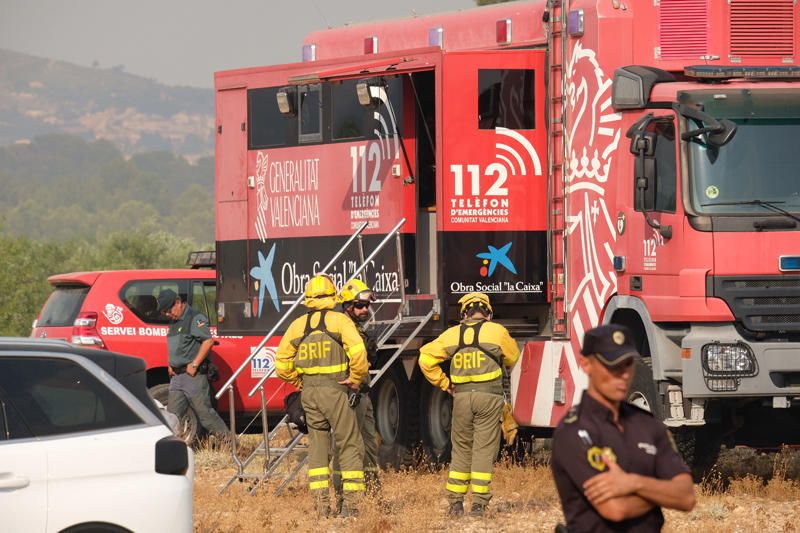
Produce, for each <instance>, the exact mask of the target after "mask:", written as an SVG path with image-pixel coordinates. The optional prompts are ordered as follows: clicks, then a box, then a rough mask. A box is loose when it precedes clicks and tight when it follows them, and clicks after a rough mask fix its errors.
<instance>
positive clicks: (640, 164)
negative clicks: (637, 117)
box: [631, 131, 658, 211]
mask: <svg viewBox="0 0 800 533" xmlns="http://www.w3.org/2000/svg"><path fill="white" fill-rule="evenodd" d="M655 148H656V134H655V133H652V132H647V131H645V132H640V133H637V134H635V135H634V136H633V138H632V139H631V152H633V153H635V154H636V156H637V157H636V161H635V162H634V167H633V179H634V180H635V182H634V187H635V193H634V208H635V209H636V210H637V211H654V210H655V208H656V190H657V188H658V185H657V183H656V180H657V178H658V175H657V173H656V158H655Z"/></svg>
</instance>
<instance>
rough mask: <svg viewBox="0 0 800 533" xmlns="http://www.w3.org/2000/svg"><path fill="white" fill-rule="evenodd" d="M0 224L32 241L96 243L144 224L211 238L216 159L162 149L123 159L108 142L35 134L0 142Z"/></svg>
mask: <svg viewBox="0 0 800 533" xmlns="http://www.w3.org/2000/svg"><path fill="white" fill-rule="evenodd" d="M0 185H1V186H2V190H3V194H2V195H0V227H2V230H3V233H5V234H7V235H13V236H27V237H31V238H33V239H36V240H53V241H63V240H68V239H73V238H81V239H86V240H87V241H90V242H91V241H95V240H97V239H102V238H104V237H108V236H109V235H111V234H113V233H115V232H122V233H125V232H128V231H131V230H135V229H137V228H140V227H142V226H143V225H149V226H155V227H159V228H163V229H164V230H165V231H167V232H169V233H172V234H174V235H176V236H178V237H184V238H188V239H191V240H194V241H196V242H207V243H211V242H213V241H214V161H213V158H210V157H208V158H202V159H199V160H198V161H196V162H194V163H190V162H188V161H187V160H186V159H185V158H183V157H181V156H177V155H174V154H172V153H168V152H145V153H141V154H136V155H134V156H131V157H130V158H126V157H125V156H124V155H123V154H122V152H121V151H120V150H119V149H118V148H117V147H115V146H114V145H113V144H111V143H110V142H108V141H103V140H98V141H92V142H89V141H85V140H83V139H82V138H80V137H78V136H74V135H63V134H53V135H45V136H41V137H36V138H34V140H33V141H32V142H31V143H30V144H18V145H11V146H6V147H2V148H0Z"/></svg>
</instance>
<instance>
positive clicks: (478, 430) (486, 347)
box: [419, 292, 519, 516]
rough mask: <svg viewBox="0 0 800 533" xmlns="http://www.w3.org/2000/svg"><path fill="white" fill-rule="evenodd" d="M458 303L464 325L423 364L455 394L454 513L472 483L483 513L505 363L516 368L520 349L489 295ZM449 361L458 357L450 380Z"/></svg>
mask: <svg viewBox="0 0 800 533" xmlns="http://www.w3.org/2000/svg"><path fill="white" fill-rule="evenodd" d="M458 303H459V305H460V306H461V318H462V321H461V324H459V325H457V326H453V327H451V328H449V329H448V330H446V331H445V332H444V333H442V334H441V335H439V337H438V338H437V339H436V340H434V341H432V342H430V343H428V344H426V345H425V346H423V347H422V348H420V356H419V366H420V368H421V369H422V372H423V373H424V374H425V377H426V378H427V379H428V381H430V382H431V384H432V385H433V386H435V387H439V388H441V389H442V390H443V391H445V392H448V393H449V394H451V395H453V397H454V399H453V420H452V429H451V435H450V441H451V443H452V447H453V451H452V460H451V461H450V472H449V474H448V478H447V492H448V499H449V500H450V510H449V514H450V515H451V516H461V515H463V514H464V496H465V495H466V493H467V490H468V488H469V486H470V485H471V486H472V509H471V514H472V515H473V516H482V515H483V514H484V512H485V511H486V506H487V505H488V504H489V501H490V500H491V499H492V492H491V488H490V485H491V482H492V470H493V467H494V460H495V458H496V457H497V452H498V451H499V450H500V418H501V414H502V412H503V403H504V401H503V368H502V367H503V366H506V367H509V368H510V367H512V366H514V364H515V363H516V362H517V359H519V347H518V346H517V343H516V342H515V341H514V339H512V338H511V335H509V333H508V330H507V329H506V328H504V327H503V326H501V325H500V324H497V323H495V322H491V319H492V306H491V304H490V302H489V297H488V296H486V295H485V294H483V293H480V292H471V293H469V294H466V295H464V296H463V297H462V298H461V299H460V300H459V301H458ZM448 359H452V361H451V363H450V378H449V379H448V377H447V376H446V375H445V374H444V372H442V369H441V368H440V367H439V365H440V364H441V363H442V362H444V361H446V360H448Z"/></svg>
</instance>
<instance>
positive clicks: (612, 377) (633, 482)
mask: <svg viewBox="0 0 800 533" xmlns="http://www.w3.org/2000/svg"><path fill="white" fill-rule="evenodd" d="M581 354H582V355H583V356H582V357H580V366H581V368H582V369H583V371H584V372H585V373H586V375H587V376H588V378H589V388H588V389H587V390H586V391H585V392H584V393H583V397H582V399H581V402H580V404H579V405H578V406H576V407H573V408H572V409H571V410H570V411H569V412H568V413H567V415H566V416H565V417H564V419H563V420H562V421H561V423H560V424H559V425H558V427H557V428H556V430H555V433H554V434H553V453H552V457H551V465H552V468H553V477H554V478H555V482H556V487H557V489H558V494H559V496H560V498H561V505H562V507H563V509H564V516H565V517H566V519H567V529H568V530H569V531H570V532H575V531H577V532H581V531H660V530H661V526H662V525H663V524H664V516H663V515H662V514H661V507H667V508H670V509H679V510H682V511H690V510H691V509H692V508H693V507H694V503H695V498H694V486H693V484H692V477H691V475H690V474H689V468H688V467H687V466H686V464H685V463H684V462H683V460H682V459H681V457H680V455H679V454H678V452H677V451H676V449H675V445H674V443H673V441H672V439H671V437H670V434H669V433H668V432H667V429H666V427H665V426H664V424H662V423H661V422H659V421H658V420H656V419H655V418H653V416H652V415H651V414H650V413H648V412H647V411H644V410H641V409H639V408H637V407H634V406H633V405H631V404H629V403H626V402H625V400H626V399H627V397H628V389H629V387H630V384H631V381H632V380H633V375H634V363H635V360H636V357H637V356H638V353H637V352H636V348H635V346H634V344H633V338H632V336H631V332H630V331H629V330H628V328H626V327H624V326H619V325H615V324H608V325H605V326H600V327H597V328H594V329H590V330H589V331H587V332H586V334H585V335H584V338H583V348H582V350H581Z"/></svg>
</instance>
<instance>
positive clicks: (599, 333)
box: [581, 324, 639, 366]
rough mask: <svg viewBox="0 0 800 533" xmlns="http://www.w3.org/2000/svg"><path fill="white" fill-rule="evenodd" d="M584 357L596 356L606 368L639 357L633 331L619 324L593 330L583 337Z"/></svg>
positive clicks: (582, 352) (582, 350) (582, 351)
mask: <svg viewBox="0 0 800 533" xmlns="http://www.w3.org/2000/svg"><path fill="white" fill-rule="evenodd" d="M581 354H582V355H584V356H587V357H588V356H590V355H594V356H596V357H597V358H598V359H599V360H600V362H602V363H603V364H604V365H606V366H616V365H618V364H620V363H622V362H623V361H626V360H628V359H630V358H632V357H636V356H637V355H639V352H638V351H637V350H636V346H635V345H634V344H633V335H632V334H631V330H629V329H628V328H627V327H625V326H621V325H619V324H606V325H605V326H599V327H596V328H592V329H590V330H589V331H587V332H586V334H584V336H583V348H582V349H581Z"/></svg>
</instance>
